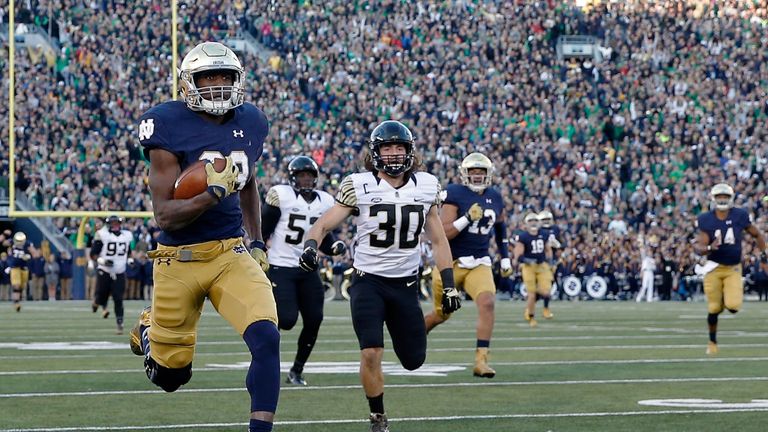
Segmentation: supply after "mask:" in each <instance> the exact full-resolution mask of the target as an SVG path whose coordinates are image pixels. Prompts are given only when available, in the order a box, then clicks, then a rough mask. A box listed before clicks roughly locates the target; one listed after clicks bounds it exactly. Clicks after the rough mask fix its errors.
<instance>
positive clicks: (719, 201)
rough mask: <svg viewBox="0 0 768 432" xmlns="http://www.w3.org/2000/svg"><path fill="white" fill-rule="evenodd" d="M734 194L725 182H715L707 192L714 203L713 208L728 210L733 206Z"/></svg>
mask: <svg viewBox="0 0 768 432" xmlns="http://www.w3.org/2000/svg"><path fill="white" fill-rule="evenodd" d="M735 195H736V194H735V193H734V192H733V188H732V187H730V186H729V185H728V184H726V183H718V184H716V185H715V186H713V187H712V190H711V191H710V192H709V197H710V198H711V199H712V203H714V205H715V208H716V209H718V210H728V209H729V208H731V207H733V198H734V196H735ZM718 197H720V198H718Z"/></svg>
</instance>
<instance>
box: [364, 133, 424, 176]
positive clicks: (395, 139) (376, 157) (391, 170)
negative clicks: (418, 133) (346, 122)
mask: <svg viewBox="0 0 768 432" xmlns="http://www.w3.org/2000/svg"><path fill="white" fill-rule="evenodd" d="M387 144H403V145H404V146H405V155H404V156H402V157H397V158H393V157H388V158H387V161H386V162H385V161H384V160H383V159H382V158H381V152H380V148H381V146H382V145H387ZM368 149H369V150H370V151H371V162H372V163H373V168H374V169H376V170H377V171H384V172H385V173H387V174H388V175H391V176H393V177H394V176H398V175H400V174H402V173H404V172H406V171H408V170H409V169H410V168H411V167H412V166H413V135H412V134H411V131H410V130H408V128H407V127H405V125H404V124H402V123H400V122H399V121H395V120H387V121H385V122H382V123H380V124H379V125H378V126H376V128H375V129H374V130H373V132H371V139H370V141H368Z"/></svg>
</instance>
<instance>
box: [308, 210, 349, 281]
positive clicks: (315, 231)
mask: <svg viewBox="0 0 768 432" xmlns="http://www.w3.org/2000/svg"><path fill="white" fill-rule="evenodd" d="M352 211H354V207H347V206H345V205H341V204H339V203H336V204H334V206H333V207H331V208H330V209H328V211H326V212H325V213H323V215H322V216H320V219H318V220H317V221H316V222H315V224H314V225H312V228H310V230H309V233H307V237H306V240H305V241H304V252H303V253H302V254H301V257H300V258H299V267H301V269H302V270H304V271H308V272H310V271H315V270H317V266H318V259H317V243H318V242H319V241H320V240H321V239H323V238H324V237H325V236H326V235H327V234H328V233H329V232H331V231H333V230H334V229H335V228H336V227H338V226H339V225H340V224H341V223H342V222H344V219H346V218H347V216H349V215H350V214H352Z"/></svg>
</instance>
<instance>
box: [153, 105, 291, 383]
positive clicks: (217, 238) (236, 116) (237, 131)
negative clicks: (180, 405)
mask: <svg viewBox="0 0 768 432" xmlns="http://www.w3.org/2000/svg"><path fill="white" fill-rule="evenodd" d="M268 129H269V125H268V122H267V119H266V117H265V115H264V113H263V112H262V111H261V110H259V109H258V108H256V107H255V106H253V105H251V104H248V103H245V104H242V105H240V106H238V107H237V108H234V109H232V113H231V118H230V119H229V120H228V121H226V122H224V123H222V124H215V123H212V122H210V121H207V120H205V119H204V118H202V117H201V116H200V115H198V114H197V113H195V112H194V111H192V110H190V109H188V107H187V105H186V104H185V103H184V102H180V101H174V102H166V103H163V104H161V105H158V106H156V107H154V108H152V109H150V110H149V111H147V112H146V113H145V114H144V115H143V116H142V117H141V120H140V125H139V137H140V142H141V145H142V146H143V147H144V152H145V154H146V155H147V156H148V157H149V152H150V150H153V149H162V150H166V151H168V152H170V153H173V154H174V155H176V157H177V158H178V161H179V165H180V167H181V169H182V170H184V169H185V168H187V167H188V166H189V165H190V164H192V163H194V162H196V161H198V160H213V159H214V158H223V157H226V156H230V157H231V158H232V160H233V162H234V164H235V165H236V166H237V168H238V171H239V174H238V177H237V185H236V189H237V190H241V189H242V188H243V187H244V186H245V185H246V183H247V182H248V181H249V179H250V178H251V176H253V175H254V172H253V171H254V168H255V162H256V161H257V160H258V159H259V157H261V154H262V150H263V145H264V140H265V138H266V136H267V132H268ZM244 234H245V232H244V229H243V214H242V211H241V209H240V198H239V194H238V193H233V194H231V195H229V196H227V197H226V198H224V199H222V200H221V202H220V203H219V204H218V205H216V206H214V207H212V208H210V209H209V210H206V211H205V212H203V213H202V214H201V215H200V216H199V217H198V218H197V219H195V220H194V221H192V222H191V223H189V224H188V225H186V226H184V227H183V228H180V229H177V230H174V231H165V230H164V231H162V232H161V234H160V236H159V245H158V248H157V250H156V251H153V252H151V256H152V257H153V258H155V262H154V271H153V279H154V286H155V292H154V295H153V299H152V321H151V328H150V332H149V340H150V344H151V345H150V349H151V353H152V357H153V358H154V359H155V361H156V362H157V363H158V364H159V365H161V366H163V367H167V368H172V369H175V368H182V367H186V366H187V365H189V364H191V362H192V357H193V355H194V347H195V341H196V327H197V322H198V320H199V318H200V314H201V312H202V308H203V303H204V301H205V298H206V297H207V298H209V299H210V300H211V303H212V304H213V306H214V307H215V308H216V310H217V311H218V312H219V313H220V314H221V315H222V316H223V317H224V318H225V319H226V320H227V321H228V322H229V323H230V324H231V325H232V326H233V327H234V328H235V329H236V330H237V331H238V332H239V333H240V334H241V335H242V334H243V332H244V331H245V330H246V328H247V326H248V325H249V324H250V323H253V322H256V321H261V320H268V321H271V322H273V323H275V324H276V323H277V310H276V306H275V301H274V297H273V296H272V287H271V285H270V283H269V280H268V279H267V277H266V275H265V274H264V272H263V271H262V269H261V268H260V267H259V265H258V264H257V263H256V261H254V260H253V258H251V256H250V255H249V254H248V250H247V249H246V247H245V246H244V244H243V235H244ZM190 294H191V295H190Z"/></svg>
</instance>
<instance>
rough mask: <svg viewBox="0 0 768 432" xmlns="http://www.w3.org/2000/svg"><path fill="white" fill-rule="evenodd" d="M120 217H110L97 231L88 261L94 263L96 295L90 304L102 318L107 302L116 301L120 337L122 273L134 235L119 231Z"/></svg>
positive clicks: (104, 315)
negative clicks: (90, 260) (110, 297)
mask: <svg viewBox="0 0 768 432" xmlns="http://www.w3.org/2000/svg"><path fill="white" fill-rule="evenodd" d="M122 223H123V218H121V217H119V216H115V215H112V216H110V217H108V218H107V220H106V224H105V225H104V226H103V227H101V229H99V230H98V231H96V235H95V236H94V238H93V245H92V246H91V254H90V255H91V259H92V260H95V261H96V268H97V276H96V296H95V298H94V299H93V304H92V305H91V307H92V309H93V312H94V313H95V312H96V311H97V310H98V309H99V306H101V308H102V312H101V316H103V317H104V318H107V317H109V310H108V309H107V301H108V300H109V296H110V295H111V296H112V301H114V302H115V320H116V321H117V334H123V294H124V293H125V270H126V267H127V264H128V257H129V256H130V253H131V243H132V242H133V234H131V232H130V231H128V230H124V229H122Z"/></svg>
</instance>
